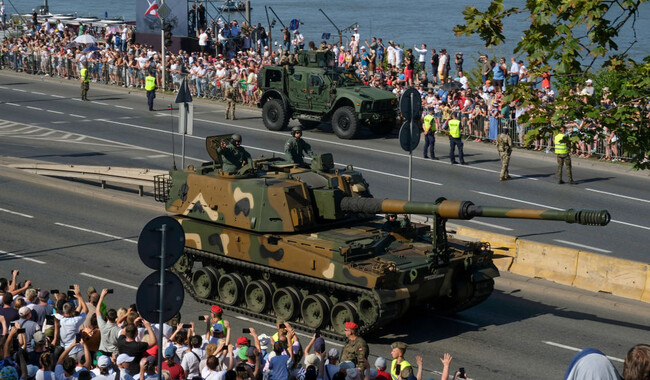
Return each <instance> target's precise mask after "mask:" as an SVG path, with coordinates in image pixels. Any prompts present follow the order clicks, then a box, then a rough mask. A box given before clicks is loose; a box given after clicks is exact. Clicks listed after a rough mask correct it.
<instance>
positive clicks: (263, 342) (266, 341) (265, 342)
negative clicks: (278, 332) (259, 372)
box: [258, 334, 271, 350]
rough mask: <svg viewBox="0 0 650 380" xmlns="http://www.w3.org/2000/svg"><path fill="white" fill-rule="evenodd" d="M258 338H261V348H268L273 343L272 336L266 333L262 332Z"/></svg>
mask: <svg viewBox="0 0 650 380" xmlns="http://www.w3.org/2000/svg"><path fill="white" fill-rule="evenodd" d="M258 339H259V340H260V348H261V349H262V350H268V348H269V345H270V344H271V338H269V336H268V335H266V334H260V335H259V336H258Z"/></svg>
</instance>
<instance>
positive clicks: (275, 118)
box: [262, 99, 289, 131]
mask: <svg viewBox="0 0 650 380" xmlns="http://www.w3.org/2000/svg"><path fill="white" fill-rule="evenodd" d="M262 120H263V121H264V125H265V126H266V128H267V129H269V130H271V131H281V130H283V129H285V128H286V127H287V125H288V124H289V114H288V112H287V111H286V110H285V109H284V106H283V105H282V101H280V100H279V99H270V100H269V101H267V102H266V103H264V107H262Z"/></svg>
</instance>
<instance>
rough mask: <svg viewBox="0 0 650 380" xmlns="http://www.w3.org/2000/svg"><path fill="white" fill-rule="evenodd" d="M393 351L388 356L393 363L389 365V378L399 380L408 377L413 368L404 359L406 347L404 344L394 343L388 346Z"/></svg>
mask: <svg viewBox="0 0 650 380" xmlns="http://www.w3.org/2000/svg"><path fill="white" fill-rule="evenodd" d="M390 347H391V348H392V349H393V350H392V351H391V352H390V354H391V356H392V357H393V361H392V363H391V365H390V377H391V380H401V379H402V378H408V376H409V375H411V374H412V373H413V368H412V367H411V363H409V362H407V361H406V359H404V354H405V353H406V348H407V347H408V345H407V344H406V343H404V342H394V343H393V344H391V345H390Z"/></svg>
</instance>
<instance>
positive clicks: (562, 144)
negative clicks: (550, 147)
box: [555, 126, 577, 185]
mask: <svg viewBox="0 0 650 380" xmlns="http://www.w3.org/2000/svg"><path fill="white" fill-rule="evenodd" d="M566 130H567V128H566V127H564V126H563V127H561V128H560V133H558V134H557V135H555V154H556V155H557V183H559V184H563V183H564V181H562V166H563V165H566V174H567V176H568V177H569V183H570V184H571V185H575V184H576V183H577V182H576V181H574V180H573V172H572V170H571V155H570V154H569V145H568V144H567V142H569V138H568V137H567V136H566V135H565V133H566Z"/></svg>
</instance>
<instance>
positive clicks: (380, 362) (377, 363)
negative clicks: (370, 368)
mask: <svg viewBox="0 0 650 380" xmlns="http://www.w3.org/2000/svg"><path fill="white" fill-rule="evenodd" d="M375 367H376V368H386V359H385V358H383V357H381V356H380V357H378V358H377V360H375Z"/></svg>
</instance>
